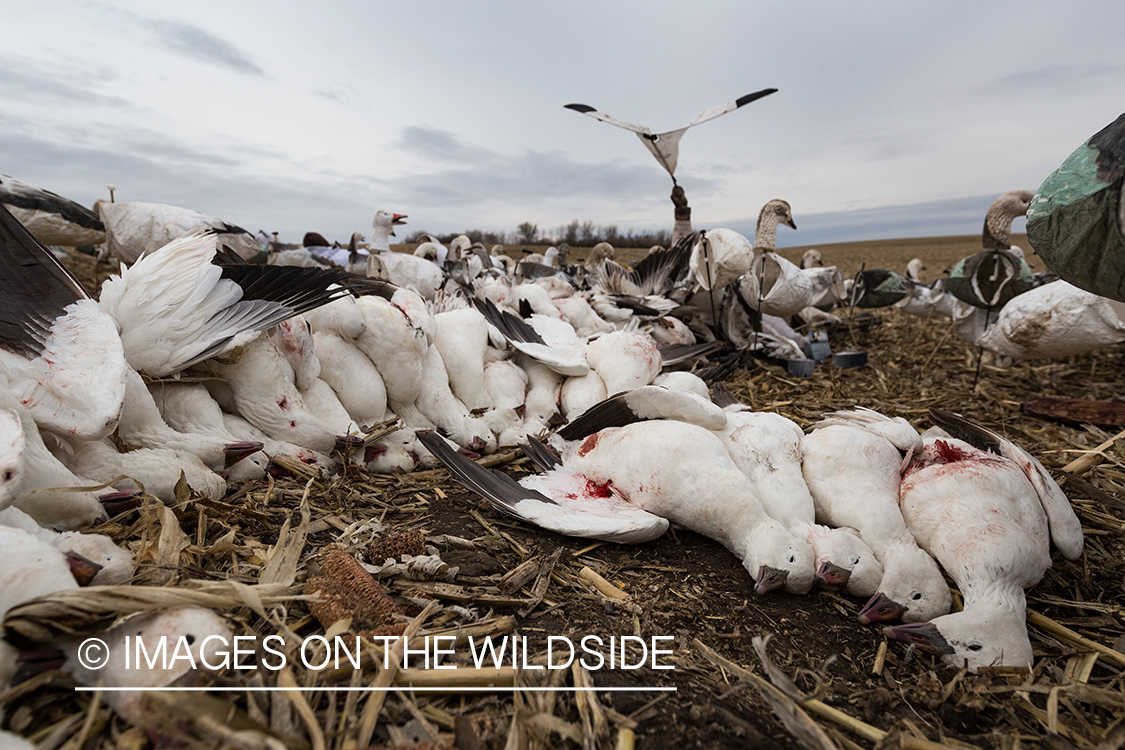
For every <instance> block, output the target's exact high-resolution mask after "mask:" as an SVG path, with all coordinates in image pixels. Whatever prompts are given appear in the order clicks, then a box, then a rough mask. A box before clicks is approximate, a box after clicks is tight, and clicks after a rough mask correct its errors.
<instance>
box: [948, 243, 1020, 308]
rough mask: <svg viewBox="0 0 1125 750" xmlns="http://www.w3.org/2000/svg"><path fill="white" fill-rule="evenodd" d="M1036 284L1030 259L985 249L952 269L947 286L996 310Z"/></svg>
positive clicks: (964, 299)
mask: <svg viewBox="0 0 1125 750" xmlns="http://www.w3.org/2000/svg"><path fill="white" fill-rule="evenodd" d="M1033 286H1035V277H1034V276H1033V275H1032V273H1031V267H1030V266H1028V265H1027V262H1026V261H1025V260H1024V259H1023V258H1020V257H1019V256H1017V255H1016V254H1015V253H1010V252H1008V251H1007V250H984V251H982V252H979V253H977V254H976V255H970V256H969V257H968V258H965V259H964V260H962V261H961V262H959V263H958V264H957V265H956V266H954V267H953V270H952V271H950V272H949V281H947V282H946V284H945V288H946V289H947V290H948V291H949V293H950V294H952V295H953V296H954V297H956V298H957V299H959V300H961V301H962V302H964V303H966V304H969V305H972V306H973V307H983V308H985V309H988V310H994V309H996V308H999V307H1003V306H1004V305H1006V304H1008V302H1010V301H1011V300H1012V298H1013V297H1015V296H1016V295H1019V294H1023V293H1024V292H1026V291H1028V290H1029V289H1031V288H1032V287H1033Z"/></svg>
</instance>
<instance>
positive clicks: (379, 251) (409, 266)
mask: <svg viewBox="0 0 1125 750" xmlns="http://www.w3.org/2000/svg"><path fill="white" fill-rule="evenodd" d="M405 218H406V216H405V214H396V213H391V212H390V211H383V210H379V211H376V212H375V218H374V219H373V220H372V223H371V239H370V240H369V242H368V248H369V249H370V250H371V255H370V256H368V266H367V275H368V276H379V271H378V270H377V269H376V268H375V267H374V262H376V261H378V262H379V263H381V264H382V266H383V269H385V272H386V276H385V277H384V278H386V279H388V280H389V281H390V282H391V283H393V284H395V285H396V286H399V287H402V288H404V289H410V290H412V291H414V292H416V293H417V294H419V295H421V297H422V298H423V299H427V300H432V299H433V298H434V295H436V294H437V290H438V289H441V285H442V282H443V281H445V274H444V273H442V270H441V268H440V267H439V266H438V265H437V264H436V263H432V262H431V261H428V260H426V259H425V258H419V257H418V256H416V255H411V254H409V253H396V252H393V251H392V250H391V239H390V238H391V237H392V236H394V233H395V232H394V228H395V227H396V226H399V225H401V224H405V223H406V222H404V221H403V219H405Z"/></svg>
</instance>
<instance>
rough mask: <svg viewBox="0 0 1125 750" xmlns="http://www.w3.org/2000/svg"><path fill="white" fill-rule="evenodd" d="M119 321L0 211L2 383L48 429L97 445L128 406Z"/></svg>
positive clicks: (29, 235)
mask: <svg viewBox="0 0 1125 750" xmlns="http://www.w3.org/2000/svg"><path fill="white" fill-rule="evenodd" d="M126 369H127V365H126V364H125V354H124V350H123V348H122V343H121V338H120V336H119V335H118V333H117V324H116V322H115V321H114V319H113V318H112V317H111V316H109V315H107V314H106V311H105V310H104V309H103V308H102V307H101V306H99V305H98V303H97V302H96V301H95V300H94V299H93V298H92V297H91V296H90V295H89V294H88V293H87V292H86V290H85V289H83V287H82V285H81V284H80V283H79V282H78V280H77V279H76V278H74V276H73V275H72V274H71V273H70V272H69V271H67V270H66V268H64V267H63V265H62V264H61V263H60V262H59V261H58V259H57V258H56V257H55V256H54V255H53V254H52V253H51V252H50V251H49V250H47V248H45V247H44V246H43V244H42V243H41V242H39V241H38V240H37V239H35V238H34V237H33V236H32V235H31V233H30V232H28V231H27V229H26V228H25V227H24V226H23V225H22V224H20V223H19V221H17V220H16V218H15V217H14V216H13V215H12V214H11V213H10V212H9V211H8V209H7V208H4V207H3V206H0V382H3V381H6V382H7V390H8V391H9V392H10V393H11V394H12V396H13V397H14V398H15V399H16V401H18V402H19V403H20V404H21V405H23V406H24V407H25V408H27V409H28V410H29V411H30V412H31V414H32V417H33V418H34V419H35V421H36V422H37V423H38V424H39V425H41V426H42V427H44V428H45V429H49V430H52V431H53V432H57V433H59V434H61V435H70V436H73V437H78V438H84V439H97V438H102V437H105V436H106V435H109V434H110V433H111V432H113V430H114V428H115V427H116V426H117V420H118V417H119V416H120V414H121V404H122V401H123V400H124V398H125V370H126Z"/></svg>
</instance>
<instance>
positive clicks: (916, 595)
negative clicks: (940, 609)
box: [910, 591, 922, 601]
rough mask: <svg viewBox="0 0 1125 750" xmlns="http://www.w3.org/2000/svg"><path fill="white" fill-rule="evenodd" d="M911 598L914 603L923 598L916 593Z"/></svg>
mask: <svg viewBox="0 0 1125 750" xmlns="http://www.w3.org/2000/svg"><path fill="white" fill-rule="evenodd" d="M910 598H911V599H913V600H914V601H918V600H919V599H921V598H922V594H921V593H920V592H917V591H915V592H914V595H913V596H911V597H910Z"/></svg>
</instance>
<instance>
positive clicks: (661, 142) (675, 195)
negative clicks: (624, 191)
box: [563, 88, 777, 245]
mask: <svg viewBox="0 0 1125 750" xmlns="http://www.w3.org/2000/svg"><path fill="white" fill-rule="evenodd" d="M775 91H777V89H773V88H770V89H762V90H761V91H755V92H754V93H752V94H746V95H745V96H740V97H738V98H737V99H734V100H733V101H729V102H724V103H723V104H717V105H715V106H714V107H711V108H710V109H708V110H707V111H705V112H703V113H701V114H700V115H699V116H698V117H696V118H695V119H694V120H692V121H691V122H689V123H688V124H687V125H685V126H683V127H682V128H678V129H676V130H669V131H668V132H666V133H653V132H652V131H651V130H649V129H648V128H647V127H645V126H644V125H634V124H633V123H631V122H625V121H624V120H618V119H617V118H616V117H611V116H610V115H607V114H606V113H604V112H599V111H598V110H596V109H594V108H593V107H591V106H590V105H589V104H566V105H563V106H565V107H566V108H567V109H573V110H574V111H575V112H581V113H582V114H584V115H589V116H590V117H593V118H594V119H597V120H601V121H602V122H608V123H609V124H610V125H616V126H617V127H619V128H625V129H626V130H631V131H633V132H634V133H636V134H637V137H638V138H640V139H641V143H643V144H645V148H647V149H648V150H649V151H650V152H652V155H653V156H655V157H656V160H657V161H658V162H660V166H662V167H664V169H666V170H667V171H668V174H669V175H670V176H671V177H672V203H673V204H674V205H675V207H676V208H675V218H676V225H675V230H674V231H673V232H672V240H671V243H670V244H671V245H675V244H676V242H677V241H678V240H680V239H681V238H682V237H684V236H686V235H690V234H691V233H692V228H691V207H690V206H688V201H687V196H686V195H684V189H683V188H682V187H680V185H679V184H677V182H676V161H677V160H678V159H679V155H680V138H682V137H683V135H684V133H686V132H687V130H688V128H690V127H693V126H695V125H699V124H700V123H703V122H707V121H708V120H714V119H715V118H716V117H719V116H720V115H725V114H726V113H727V112H733V111H734V110H736V109H738V108H739V107H741V106H743V105H744V104H749V103H750V102H752V101H755V100H757V99H761V98H762V97H764V96H769V95H770V94H772V93H774V92H775Z"/></svg>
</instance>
